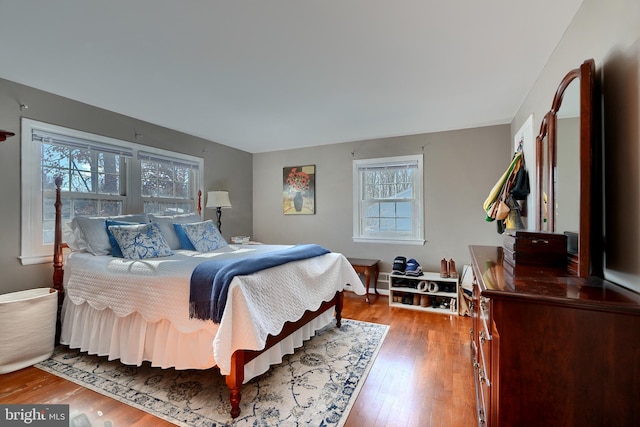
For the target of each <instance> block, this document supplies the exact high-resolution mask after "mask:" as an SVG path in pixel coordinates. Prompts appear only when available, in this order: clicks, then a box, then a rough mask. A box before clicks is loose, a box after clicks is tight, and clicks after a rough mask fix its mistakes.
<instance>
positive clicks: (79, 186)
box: [70, 170, 93, 193]
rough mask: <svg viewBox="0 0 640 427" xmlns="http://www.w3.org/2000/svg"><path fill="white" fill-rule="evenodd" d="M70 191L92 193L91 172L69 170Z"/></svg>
mask: <svg viewBox="0 0 640 427" xmlns="http://www.w3.org/2000/svg"><path fill="white" fill-rule="evenodd" d="M70 191H74V192H78V193H93V184H92V180H91V172H86V171H77V170H71V188H70Z"/></svg>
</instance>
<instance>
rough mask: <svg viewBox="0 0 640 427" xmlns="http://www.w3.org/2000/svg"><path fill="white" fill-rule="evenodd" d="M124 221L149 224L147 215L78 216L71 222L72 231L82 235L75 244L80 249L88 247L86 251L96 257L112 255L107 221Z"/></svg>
mask: <svg viewBox="0 0 640 427" xmlns="http://www.w3.org/2000/svg"><path fill="white" fill-rule="evenodd" d="M107 218H109V219H114V220H122V221H128V222H145V223H148V222H149V216H148V215H147V214H133V215H118V216H110V217H105V216H102V217H87V216H77V217H75V218H73V221H71V229H72V230H74V232H75V229H76V228H77V229H78V230H80V235H79V236H78V238H77V239H76V242H74V244H75V245H76V246H78V247H86V250H87V251H88V252H90V253H92V254H94V255H111V243H109V235H108V234H107V225H106V220H107Z"/></svg>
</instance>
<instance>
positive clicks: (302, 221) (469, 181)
mask: <svg viewBox="0 0 640 427" xmlns="http://www.w3.org/2000/svg"><path fill="white" fill-rule="evenodd" d="M511 147H512V144H511V139H510V136H509V126H508V125H503V126H491V127H483V128H476V129H465V130H456V131H450V132H439V133H430V134H422V135H412V136H404V137H397V138H385V139H377V140H369V141H360V142H351V143H344V144H334V145H327V146H320V147H310V148H303V149H296V150H285V151H278V152H271V153H260V154H254V158H253V167H254V169H253V188H254V198H253V206H254V215H253V231H254V235H253V239H254V240H258V241H262V242H265V243H283V244H293V243H307V242H310V243H318V244H321V245H323V246H325V247H327V248H328V249H331V250H332V251H336V252H341V253H343V254H345V255H346V256H349V257H357V258H375V259H380V260H381V261H382V267H381V270H382V271H390V270H391V264H392V263H393V259H394V258H395V257H396V256H398V255H402V256H406V257H407V258H415V259H416V260H417V261H418V262H419V263H420V264H421V265H422V267H423V269H424V270H430V271H440V260H441V259H442V258H454V259H455V260H456V266H457V268H458V271H461V269H462V265H463V264H465V263H470V256H469V250H468V245H470V244H480V245H483V244H484V245H500V244H502V240H501V237H500V236H499V235H498V234H497V232H496V226H495V224H494V223H488V222H486V221H485V214H484V210H483V209H482V204H483V202H484V200H485V198H486V197H487V195H488V193H489V191H490V190H491V188H492V187H493V185H494V184H495V183H496V181H497V180H498V178H499V177H500V175H501V174H502V173H503V172H504V170H505V169H506V167H507V166H508V164H509V161H510V159H511V154H510V150H511V149H512V148H511ZM422 152H424V187H425V190H424V200H425V237H426V240H427V242H426V244H425V245H424V246H410V245H381V244H369V243H353V241H352V222H353V190H352V161H353V160H354V159H364V158H376V157H385V156H400V155H408V154H419V153H422ZM306 164H315V165H316V214H315V215H287V216H285V215H283V213H282V168H283V167H287V166H296V165H306ZM381 286H384V285H383V284H381Z"/></svg>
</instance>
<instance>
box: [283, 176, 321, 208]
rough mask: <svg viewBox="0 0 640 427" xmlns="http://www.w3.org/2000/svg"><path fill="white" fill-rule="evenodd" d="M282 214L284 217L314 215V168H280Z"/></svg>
mask: <svg viewBox="0 0 640 427" xmlns="http://www.w3.org/2000/svg"><path fill="white" fill-rule="evenodd" d="M282 212H283V213H284V214H285V215H313V214H315V213H316V166H315V165H307V166H288V167H285V168H282Z"/></svg>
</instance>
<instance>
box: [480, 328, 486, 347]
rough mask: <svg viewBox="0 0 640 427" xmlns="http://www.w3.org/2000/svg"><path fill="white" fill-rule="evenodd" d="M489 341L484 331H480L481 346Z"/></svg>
mask: <svg viewBox="0 0 640 427" xmlns="http://www.w3.org/2000/svg"><path fill="white" fill-rule="evenodd" d="M486 341H487V335H486V334H485V333H484V331H480V344H484V343H485V342H486Z"/></svg>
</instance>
